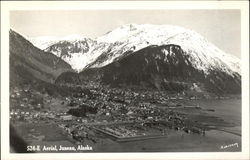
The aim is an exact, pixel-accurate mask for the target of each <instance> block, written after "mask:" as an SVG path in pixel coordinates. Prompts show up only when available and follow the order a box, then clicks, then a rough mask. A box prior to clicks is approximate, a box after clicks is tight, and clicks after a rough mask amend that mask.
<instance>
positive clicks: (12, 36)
mask: <svg viewBox="0 0 250 160" xmlns="http://www.w3.org/2000/svg"><path fill="white" fill-rule="evenodd" d="M9 40H10V48H9V50H10V80H11V81H12V82H15V83H18V82H19V81H20V79H23V80H28V81H30V80H32V79H39V80H42V81H45V82H50V83H53V82H54V81H55V79H56V78H57V76H58V75H60V74H61V73H63V72H65V71H70V70H72V69H71V66H70V65H69V64H67V63H66V62H64V61H63V60H61V59H60V58H58V57H57V56H55V55H53V54H51V53H49V52H44V51H42V50H40V49H38V48H36V47H35V46H33V45H32V44H31V43H30V42H29V41H27V40H26V39H25V38H24V37H22V36H21V35H20V34H18V33H16V32H15V31H13V30H10V33H9Z"/></svg>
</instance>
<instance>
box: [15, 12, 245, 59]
mask: <svg viewBox="0 0 250 160" xmlns="http://www.w3.org/2000/svg"><path fill="white" fill-rule="evenodd" d="M129 23H136V24H170V25H171V24H172V25H179V26H182V27H185V28H189V29H193V30H195V31H196V32H198V33H200V34H201V35H203V36H204V37H206V38H207V39H208V40H209V41H210V42H212V43H213V44H215V45H216V46H217V47H219V48H220V49H222V50H224V51H225V52H227V53H230V54H233V55H236V56H237V57H240V28H241V27H240V11H239V10H98V11H97V10H84V11H11V13H10V27H11V28H12V29H14V30H15V31H17V32H18V33H20V34H23V35H26V36H30V37H37V36H60V37H61V36H67V35H70V34H80V35H82V36H85V37H89V38H95V37H98V36H101V35H103V34H105V33H107V32H108V31H111V30H113V29H115V28H117V27H119V26H121V25H123V24H129Z"/></svg>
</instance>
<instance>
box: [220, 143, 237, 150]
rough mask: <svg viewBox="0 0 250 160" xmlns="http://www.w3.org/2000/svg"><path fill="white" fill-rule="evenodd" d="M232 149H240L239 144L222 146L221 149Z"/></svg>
mask: <svg viewBox="0 0 250 160" xmlns="http://www.w3.org/2000/svg"><path fill="white" fill-rule="evenodd" d="M230 147H237V148H238V147H239V144H238V143H232V144H228V145H222V146H220V149H226V148H230Z"/></svg>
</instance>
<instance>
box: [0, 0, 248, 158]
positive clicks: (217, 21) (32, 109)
mask: <svg viewBox="0 0 250 160" xmlns="http://www.w3.org/2000/svg"><path fill="white" fill-rule="evenodd" d="M131 3H132V2H131ZM8 13H9V16H8V19H9V28H8V38H9V39H7V40H8V47H9V48H8V51H9V53H6V54H5V55H7V59H8V64H9V66H8V68H9V69H8V74H9V76H8V78H9V81H8V92H6V93H9V94H8V98H9V99H8V101H9V102H8V103H9V106H1V108H2V107H6V108H8V114H7V113H5V114H7V115H6V116H7V117H8V121H9V123H7V124H8V126H7V127H9V132H8V136H9V139H8V141H9V149H7V150H8V151H9V153H10V154H12V153H26V154H29V155H31V154H36V153H58V154H59V153H131V152H132V153H172V152H174V153H184V152H194V153H195V152H202V153H204V152H215V153H217V152H230V153H240V152H242V150H244V147H243V146H244V145H243V143H244V141H243V140H242V132H243V130H244V128H243V127H242V123H244V122H243V121H242V120H243V118H242V113H243V110H242V106H243V105H242V104H243V101H242V98H243V95H242V89H243V88H244V87H249V86H243V82H242V79H243V78H242V77H243V74H245V73H244V72H243V69H242V66H243V63H242V62H243V61H244V60H242V57H244V55H243V49H242V48H241V47H242V30H241V28H242V13H241V10H240V9H155V8H153V9H140V8H139V9H126V8H122V9H105V10H102V9H65V10H60V9H53V10H52V9H50V10H38V9H27V10H26V9H24V10H19V9H17V10H10V11H9V12H8ZM248 46H249V44H248ZM244 54H249V53H244ZM248 65H249V63H248ZM245 71H246V70H245ZM247 74H248V73H247ZM2 76H3V75H2ZM248 89H249V88H248ZM2 94H3V92H2ZM245 98H247V97H245ZM1 99H2V98H1ZM245 111H249V108H247V110H245ZM248 119H249V117H248ZM2 123H3V122H2Z"/></svg>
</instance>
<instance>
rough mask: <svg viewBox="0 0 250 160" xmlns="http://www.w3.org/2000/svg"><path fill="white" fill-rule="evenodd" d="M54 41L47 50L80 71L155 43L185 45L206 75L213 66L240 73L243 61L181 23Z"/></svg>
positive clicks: (134, 26) (126, 27)
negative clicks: (95, 36) (178, 24)
mask: <svg viewBox="0 0 250 160" xmlns="http://www.w3.org/2000/svg"><path fill="white" fill-rule="evenodd" d="M52 41H53V44H52V43H51V42H52ZM52 41H46V40H45V41H44V44H50V45H49V47H47V48H46V49H45V51H49V52H52V53H54V54H55V55H57V56H58V57H61V58H62V59H63V60H65V61H66V62H67V63H69V64H70V65H71V66H72V68H73V69H75V70H76V71H78V72H79V71H81V70H83V69H85V68H99V67H103V66H106V65H108V64H110V63H112V62H114V61H117V60H119V59H121V58H123V57H125V56H128V55H129V54H132V53H134V52H136V51H139V50H140V49H143V48H145V47H148V46H151V45H158V46H161V45H168V44H175V45H179V46H181V48H182V49H183V51H184V52H183V54H186V55H189V58H190V61H191V62H192V65H193V66H194V67H195V68H197V69H199V70H201V71H203V72H204V73H205V74H208V73H209V71H210V70H213V69H220V70H222V71H225V72H227V73H228V74H233V73H234V72H237V73H239V74H240V60H239V59H238V58H237V57H234V56H232V55H230V54H226V53H225V52H223V51H222V50H220V49H219V48H218V47H216V46H215V45H213V44H211V43H210V42H208V40H206V39H205V38H204V37H202V36H201V35H200V34H198V33H196V32H195V31H193V30H189V29H185V28H182V27H179V26H172V25H150V24H144V25H137V24H128V25H123V26H121V27H119V28H117V29H115V30H113V31H111V32H108V33H107V34H105V35H103V36H101V37H98V38H96V39H95V40H91V39H88V38H83V37H78V36H71V38H68V39H67V38H64V39H61V40H57V41H54V40H53V39H52ZM36 42H37V43H39V42H38V41H36ZM55 42H56V43H55ZM40 44H41V43H40ZM40 46H41V45H40ZM165 54H166V55H167V54H170V55H171V54H172V53H169V52H165Z"/></svg>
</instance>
